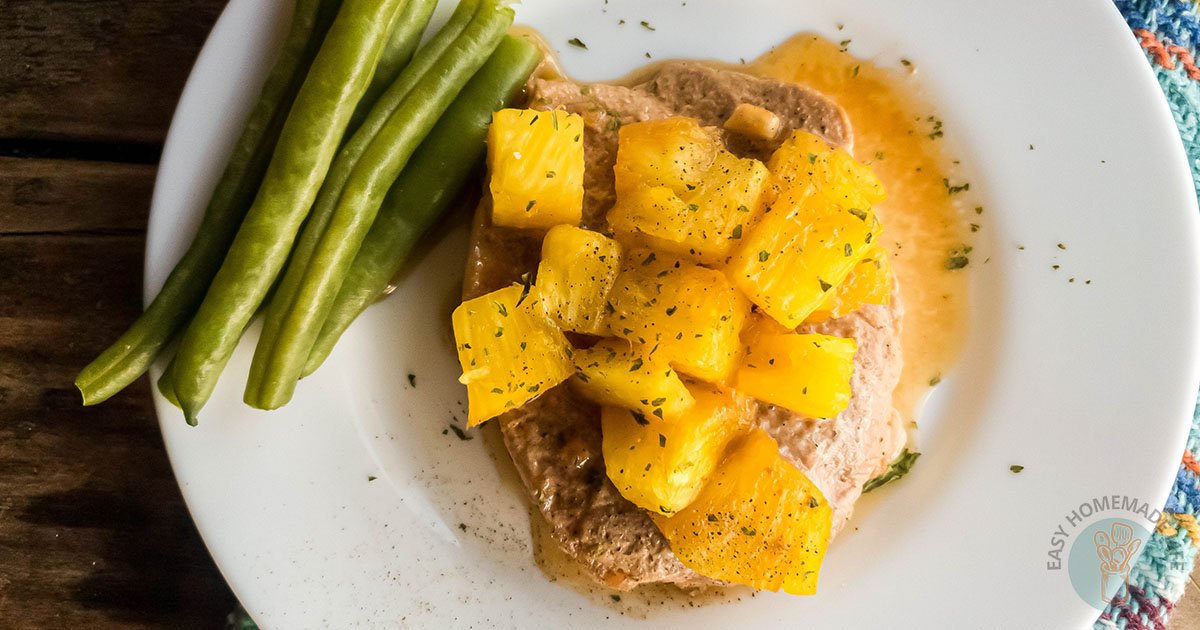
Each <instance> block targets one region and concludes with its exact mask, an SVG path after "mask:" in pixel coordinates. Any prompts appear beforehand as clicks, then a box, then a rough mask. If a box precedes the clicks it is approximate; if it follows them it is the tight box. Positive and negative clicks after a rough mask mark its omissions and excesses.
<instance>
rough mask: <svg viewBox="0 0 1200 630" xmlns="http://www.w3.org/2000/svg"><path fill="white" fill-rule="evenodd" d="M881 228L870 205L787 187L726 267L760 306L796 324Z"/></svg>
mask: <svg viewBox="0 0 1200 630" xmlns="http://www.w3.org/2000/svg"><path fill="white" fill-rule="evenodd" d="M881 233H882V227H881V226H880V224H879V221H878V220H876V218H875V213H874V212H873V211H871V210H862V209H859V208H847V207H844V206H841V205H838V204H835V203H833V202H831V201H829V200H828V199H826V198H825V197H823V196H821V195H818V194H815V193H813V192H812V191H804V190H797V189H792V190H789V191H788V192H786V193H784V195H783V197H781V198H779V199H778V200H777V201H776V203H775V205H774V206H773V210H772V211H771V212H769V213H767V214H765V215H764V216H763V219H762V220H761V221H760V222H759V223H758V225H757V226H755V228H754V230H753V231H751V233H750V234H749V235H748V236H747V237H746V238H745V239H744V242H743V243H742V245H741V247H740V248H739V249H738V250H737V251H736V252H734V254H733V257H732V258H731V260H730V262H729V264H728V265H727V266H726V271H727V272H728V273H729V276H730V278H732V279H733V283H734V284H735V285H736V286H737V287H738V288H739V289H741V290H742V292H744V293H745V294H746V295H747V296H748V297H749V298H750V300H751V301H753V302H754V303H755V304H757V305H758V306H759V307H760V308H761V309H762V310H763V311H765V312H766V313H767V314H768V315H770V316H771V317H773V318H775V320H776V321H778V322H779V323H780V324H783V325H784V326H786V327H788V328H795V327H796V326H798V325H799V324H800V323H801V322H803V321H804V320H805V318H807V317H808V316H809V314H811V313H812V312H813V311H814V310H816V309H817V307H818V306H820V305H821V303H822V302H824V301H825V299H826V297H827V294H828V293H829V292H830V291H831V290H832V289H833V288H834V287H836V286H837V285H838V284H839V283H840V282H842V280H844V279H845V278H846V276H847V275H849V273H850V271H851V270H852V269H853V268H854V266H855V265H857V264H858V262H859V261H860V260H862V259H863V257H864V256H865V255H866V253H867V251H868V250H869V249H870V247H869V246H870V245H871V244H872V242H873V241H875V240H876V239H877V238H878V237H879V235H880V234H881Z"/></svg>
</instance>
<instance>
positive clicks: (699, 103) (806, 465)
mask: <svg viewBox="0 0 1200 630" xmlns="http://www.w3.org/2000/svg"><path fill="white" fill-rule="evenodd" d="M528 88H529V103H530V105H529V106H530V107H533V108H535V109H545V110H550V109H565V110H567V111H569V112H571V113H575V114H580V115H581V116H582V117H583V119H584V123H585V132H584V153H585V158H586V162H587V168H586V171H585V174H584V184H585V187H586V188H585V194H584V202H583V223H582V225H583V227H586V228H589V229H593V230H597V231H600V232H608V230H607V225H606V224H605V221H604V217H605V214H606V213H607V212H608V210H609V208H611V207H612V205H613V202H614V197H615V191H614V183H613V164H614V163H615V161H616V150H617V134H618V130H619V128H620V126H621V125H624V124H629V123H633V122H639V121H644V120H654V119H661V118H666V117H669V116H673V115H685V116H691V117H694V118H696V119H698V120H699V121H700V123H701V124H702V125H706V126H714V127H718V128H720V127H721V125H722V124H723V123H724V122H725V120H726V119H727V118H728V117H729V115H730V114H731V113H732V112H733V110H734V108H735V107H736V106H737V105H738V104H740V103H750V104H753V105H758V106H760V107H763V108H765V109H768V110H770V111H772V112H774V113H775V114H777V115H778V116H779V117H780V118H781V119H782V121H783V124H784V132H783V133H782V134H781V136H780V138H781V139H782V138H786V137H787V136H788V135H790V133H791V131H792V130H793V129H804V130H806V131H810V132H813V133H816V134H818V135H820V136H822V137H823V138H825V139H826V140H827V141H828V142H829V143H830V144H832V145H834V146H846V145H848V144H849V142H850V126H849V123H848V122H847V120H846V118H845V114H844V113H843V112H842V110H841V109H840V108H839V107H837V105H835V104H834V103H832V102H830V101H829V100H828V99H826V98H824V97H823V96H821V95H820V94H818V93H816V92H813V91H811V90H808V89H806V88H803V87H801V86H798V85H794V84H790V83H783V82H779V81H775V80H771V79H762V78H757V77H753V76H750V75H746V74H742V73H737V72H732V71H727V70H718V69H714V68H711V67H708V66H704V65H700V64H696V63H689V62H671V63H667V64H663V65H660V66H658V68H657V69H656V70H655V71H654V72H653V73H652V74H649V75H647V76H645V77H643V78H642V80H641V82H639V83H637V84H636V85H633V86H628V87H626V86H616V85H607V84H592V85H588V86H586V87H583V86H581V85H580V84H576V83H574V82H571V81H565V80H548V79H542V78H534V79H532V80H531V81H530V84H529V86H528ZM581 88H582V89H581ZM724 139H725V142H726V145H727V146H728V147H729V149H730V151H732V152H734V153H736V154H738V155H740V156H743V157H755V158H758V159H760V160H766V159H767V158H768V157H769V156H770V154H771V152H772V151H773V150H774V149H775V148H776V147H777V146H778V141H776V142H774V143H770V142H763V141H753V140H748V139H745V138H742V137H739V136H734V135H730V134H725V136H724ZM489 214H490V212H489V208H488V207H487V204H486V201H485V203H483V204H481V205H480V208H479V210H478V211H477V212H476V217H475V222H474V226H473V229H472V235H471V243H472V244H471V251H470V255H469V258H468V261H467V272H466V278H465V281H464V289H463V293H464V298H472V297H476V296H479V295H482V294H484V293H487V292H489V291H494V290H496V289H500V288H503V287H505V286H508V285H510V284H511V283H513V282H518V281H520V279H521V276H522V274H525V273H532V272H534V271H536V269H537V262H538V257H539V254H540V243H541V239H540V235H532V234H530V233H527V232H525V231H519V230H512V229H506V228H499V227H495V226H492V225H491V224H490V219H489ZM901 310H902V309H901V306H900V303H899V299H898V294H897V292H896V291H895V289H893V299H892V303H891V305H890V306H868V307H866V308H863V309H861V310H860V311H858V312H856V313H853V314H851V315H848V316H846V317H842V318H839V319H836V320H831V321H828V322H825V323H822V324H820V325H816V326H811V327H808V329H807V330H802V332H820V333H824V334H829V335H836V336H839V337H853V338H855V339H856V340H857V342H858V352H857V354H856V355H855V357H854V376H853V378H852V381H851V387H852V391H853V397H852V399H851V402H850V405H849V406H848V407H847V408H846V410H845V411H843V412H842V413H841V414H840V415H839V416H838V417H837V418H833V419H825V420H816V419H812V418H807V417H804V416H801V415H799V414H796V413H793V412H790V411H787V410H785V409H781V408H778V407H774V406H772V405H767V404H761V405H760V406H759V413H758V423H759V424H760V426H762V428H763V429H765V430H766V431H767V432H768V433H769V434H770V435H771V436H772V437H774V438H775V439H776V440H778V442H779V445H780V451H781V452H782V453H783V455H784V457H786V458H787V459H788V460H789V461H791V462H792V463H793V464H794V465H796V467H797V468H799V469H800V470H801V471H803V472H804V473H805V474H806V475H808V476H809V478H811V479H812V480H813V482H814V483H816V484H817V486H818V487H819V488H820V489H821V491H822V492H823V493H824V494H825V496H826V498H827V499H828V500H829V502H830V504H831V505H832V507H833V510H834V524H833V528H834V531H835V532H836V531H837V530H838V529H840V528H841V527H842V526H843V525H844V524H845V522H846V520H847V519H848V518H849V517H850V514H851V511H852V509H853V505H854V502H855V501H856V500H857V499H858V497H859V495H860V494H861V492H862V485H863V483H864V482H866V481H867V480H869V479H870V478H871V477H873V476H875V475H877V474H879V473H881V472H882V471H883V470H885V469H886V468H887V465H888V462H889V458H890V457H891V455H892V453H893V452H894V451H895V450H896V448H897V445H898V441H899V442H901V443H902V441H903V439H904V435H903V431H902V430H897V427H898V426H899V425H898V422H897V413H896V411H895V410H894V408H893V406H892V391H893V390H894V389H895V387H896V384H897V382H898V381H899V378H900V367H901V359H900V347H899V332H900V316H901ZM499 422H500V428H501V432H502V433H503V435H504V442H505V445H506V446H507V448H508V451H509V453H510V455H511V456H512V459H513V463H514V464H515V465H516V468H517V470H518V472H519V474H520V476H521V479H522V481H523V482H524V484H525V486H526V488H528V490H529V493H530V497H531V499H532V500H533V502H534V503H535V505H536V506H537V507H538V509H539V510H540V511H541V513H542V515H543V516H544V517H545V519H546V521H547V523H548V524H549V525H550V531H551V533H552V535H553V537H554V538H555V540H556V541H557V542H558V543H559V544H560V545H561V546H562V548H563V549H564V550H565V551H566V552H567V554H568V555H570V556H571V557H573V558H574V559H575V560H576V561H578V562H579V563H580V565H581V566H582V567H583V568H584V569H585V570H586V571H587V572H588V573H589V574H590V575H591V576H592V577H593V578H594V579H595V580H596V581H598V582H600V583H602V584H604V585H606V586H608V587H610V588H613V589H617V590H628V589H631V588H633V587H635V586H637V585H639V584H644V583H649V582H672V583H675V584H678V585H680V586H684V587H697V586H707V585H713V584H717V582H715V581H714V580H711V579H709V578H706V577H704V576H702V575H699V574H697V573H695V572H694V571H692V570H690V569H688V568H687V567H685V566H684V565H683V564H682V563H681V562H680V561H679V559H678V558H676V557H675V555H674V554H673V553H672V552H671V549H670V546H669V545H668V543H667V541H666V539H665V538H664V537H663V535H662V534H661V533H660V532H659V530H658V528H657V527H655V525H654V523H653V522H652V521H651V520H650V517H649V516H648V514H647V513H646V512H645V511H643V510H642V509H640V508H638V507H636V506H634V505H633V504H632V503H630V502H629V501H626V500H625V499H624V498H623V497H622V496H621V494H620V493H619V492H618V491H617V489H616V487H614V486H613V484H612V483H611V482H610V481H609V480H608V477H607V475H606V474H605V470H604V461H603V457H602V454H601V434H600V410H599V408H598V407H597V406H596V405H594V404H592V403H590V402H588V401H587V400H585V399H583V398H582V397H580V396H579V395H578V394H576V393H575V392H574V391H573V390H572V389H571V388H570V387H569V386H568V385H566V384H563V385H560V386H559V387H556V388H554V389H552V390H550V391H548V392H546V393H545V394H543V395H542V396H540V397H539V398H536V399H534V400H532V401H530V402H529V403H527V404H526V405H524V406H523V407H521V408H520V409H516V410H513V411H510V412H508V413H506V414H504V415H502V416H500V418H499Z"/></svg>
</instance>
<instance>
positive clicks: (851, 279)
mask: <svg viewBox="0 0 1200 630" xmlns="http://www.w3.org/2000/svg"><path fill="white" fill-rule="evenodd" d="M891 297H892V261H891V255H890V253H889V252H888V250H887V248H885V247H883V246H876V247H873V248H871V251H870V252H869V253H867V255H866V257H865V258H863V259H862V260H860V261H859V262H858V264H857V265H855V266H854V269H853V270H852V271H851V272H850V275H849V276H846V279H845V280H843V281H842V283H841V284H839V285H838V286H837V291H831V292H829V293H828V294H826V296H825V301H824V302H822V303H821V305H820V306H818V307H817V310H815V311H813V314H812V315H809V316H808V319H806V320H805V323H808V324H815V323H820V322H823V321H825V320H827V319H830V318H836V317H843V316H845V315H848V314H850V313H853V312H854V311H857V310H858V309H860V308H862V307H864V306H866V305H867V304H887V303H888V302H890V301H891Z"/></svg>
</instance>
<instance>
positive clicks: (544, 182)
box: [487, 109, 584, 229]
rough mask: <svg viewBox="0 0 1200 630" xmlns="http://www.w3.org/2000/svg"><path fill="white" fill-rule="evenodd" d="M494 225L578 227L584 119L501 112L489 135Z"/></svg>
mask: <svg viewBox="0 0 1200 630" xmlns="http://www.w3.org/2000/svg"><path fill="white" fill-rule="evenodd" d="M487 164H488V172H489V173H490V175H491V180H490V183H489V189H490V191H491V194H492V222H493V223H494V224H496V225H500V226H506V227H516V228H540V229H545V228H551V227H554V226H555V225H559V224H563V223H565V224H568V225H578V224H579V220H580V217H581V215H582V213H583V166H584V159H583V118H582V117H581V116H579V115H577V114H568V113H566V112H563V111H551V112H544V111H537V110H532V109H502V110H500V111H498V112H496V113H495V114H493V115H492V125H491V127H490V128H489V129H488V152H487Z"/></svg>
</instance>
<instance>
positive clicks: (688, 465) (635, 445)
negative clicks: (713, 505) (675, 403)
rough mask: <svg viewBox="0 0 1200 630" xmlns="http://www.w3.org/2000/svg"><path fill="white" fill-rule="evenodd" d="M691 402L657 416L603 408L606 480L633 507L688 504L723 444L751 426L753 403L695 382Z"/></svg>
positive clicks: (667, 508) (670, 508)
mask: <svg viewBox="0 0 1200 630" xmlns="http://www.w3.org/2000/svg"><path fill="white" fill-rule="evenodd" d="M689 389H690V390H691V392H692V396H694V397H695V399H696V404H695V405H693V406H692V407H691V408H690V409H688V410H687V411H686V412H685V413H684V414H683V415H681V416H679V417H677V418H674V419H670V418H669V419H667V420H661V419H656V418H649V419H647V418H646V417H645V416H639V415H637V414H631V413H630V412H629V410H627V409H619V408H616V407H605V408H604V410H603V411H602V412H601V426H602V431H603V435H604V446H603V449H604V464H605V467H606V468H607V470H608V478H609V479H611V480H612V482H613V485H615V486H616V487H617V490H620V492H621V495H622V496H624V497H625V498H626V499H629V500H630V501H631V502H633V503H634V504H635V505H637V506H639V507H643V508H645V509H647V510H650V511H651V512H657V513H659V514H672V513H675V512H678V511H679V510H681V509H683V508H684V507H687V505H688V504H689V503H691V502H692V501H693V500H694V499H695V498H696V495H697V494H699V493H700V489H701V488H703V487H704V483H705V482H706V481H708V478H709V477H710V476H712V473H713V470H714V469H715V468H716V467H717V463H718V462H720V461H721V458H722V457H724V455H725V450H726V447H727V446H728V445H729V443H730V442H731V441H732V440H733V439H734V438H736V437H739V436H741V435H743V434H744V433H745V432H746V431H747V430H749V428H750V420H751V418H752V414H753V401H751V400H749V399H748V398H747V397H745V396H741V395H739V394H737V393H734V392H731V391H729V392H726V391H721V390H717V389H715V388H713V387H710V386H707V385H702V384H696V385H693V386H691V387H689Z"/></svg>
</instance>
